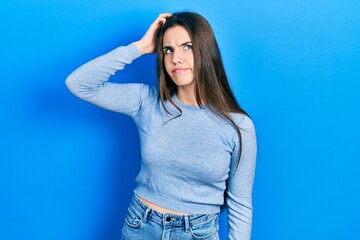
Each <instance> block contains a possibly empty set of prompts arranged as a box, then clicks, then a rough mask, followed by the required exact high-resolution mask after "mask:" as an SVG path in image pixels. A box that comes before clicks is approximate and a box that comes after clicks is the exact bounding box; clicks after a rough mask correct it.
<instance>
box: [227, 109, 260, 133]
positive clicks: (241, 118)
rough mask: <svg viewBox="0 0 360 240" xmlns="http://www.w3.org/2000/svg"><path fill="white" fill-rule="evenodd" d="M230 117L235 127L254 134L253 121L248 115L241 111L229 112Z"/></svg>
mask: <svg viewBox="0 0 360 240" xmlns="http://www.w3.org/2000/svg"><path fill="white" fill-rule="evenodd" d="M231 117H232V118H233V120H234V122H235V123H236V125H237V127H239V128H240V131H241V132H246V133H249V134H251V135H255V125H254V122H253V120H252V119H251V118H250V117H249V116H248V115H246V114H243V113H231Z"/></svg>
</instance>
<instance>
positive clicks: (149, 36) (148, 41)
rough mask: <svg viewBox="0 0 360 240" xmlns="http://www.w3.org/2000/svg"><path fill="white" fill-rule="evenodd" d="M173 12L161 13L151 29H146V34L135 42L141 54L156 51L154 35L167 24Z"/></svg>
mask: <svg viewBox="0 0 360 240" xmlns="http://www.w3.org/2000/svg"><path fill="white" fill-rule="evenodd" d="M171 15H172V14H171V13H162V14H160V15H159V16H158V17H157V18H156V19H155V21H154V22H153V23H152V24H151V25H150V27H149V29H148V30H147V31H146V33H145V35H144V36H143V37H142V38H141V39H140V40H139V41H136V42H135V43H134V44H135V46H136V47H137V49H138V50H139V51H140V53H141V54H146V53H154V52H155V43H154V37H155V34H156V32H157V30H158V29H159V27H161V26H162V25H164V24H165V22H166V19H167V18H168V17H170V16H171Z"/></svg>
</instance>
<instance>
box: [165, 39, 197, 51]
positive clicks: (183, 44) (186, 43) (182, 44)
mask: <svg viewBox="0 0 360 240" xmlns="http://www.w3.org/2000/svg"><path fill="white" fill-rule="evenodd" d="M189 43H192V42H191V41H187V42H184V43H181V44H180V45H178V46H185V45H188V44H189ZM168 48H172V46H164V47H163V49H168Z"/></svg>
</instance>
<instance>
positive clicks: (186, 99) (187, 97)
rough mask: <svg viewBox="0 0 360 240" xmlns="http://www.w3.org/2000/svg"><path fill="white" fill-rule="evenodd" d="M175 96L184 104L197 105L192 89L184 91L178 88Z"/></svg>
mask: <svg viewBox="0 0 360 240" xmlns="http://www.w3.org/2000/svg"><path fill="white" fill-rule="evenodd" d="M176 97H177V98H178V99H179V100H180V101H181V102H182V103H184V104H186V105H190V106H198V104H197V102H196V97H195V93H194V91H193V89H192V90H191V91H185V89H183V88H178V89H177V93H176Z"/></svg>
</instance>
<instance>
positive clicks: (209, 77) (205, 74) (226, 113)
mask: <svg viewBox="0 0 360 240" xmlns="http://www.w3.org/2000/svg"><path fill="white" fill-rule="evenodd" d="M174 26H181V27H183V28H185V30H186V31H187V32H188V33H189V35H190V38H191V42H192V51H193V55H194V69H193V71H194V76H195V77H194V78H195V79H194V80H195V97H196V101H197V104H198V105H199V106H201V107H203V106H205V107H206V108H208V109H209V110H210V111H211V112H212V113H214V115H215V116H219V114H220V116H222V117H224V118H225V119H227V120H228V121H230V123H231V124H233V125H234V126H235V128H236V130H237V133H238V136H239V140H240V154H239V159H238V161H237V164H236V168H237V166H238V164H239V161H240V157H241V145H242V144H241V143H242V141H241V133H240V129H239V128H238V127H237V125H236V123H235V122H234V120H233V118H232V117H231V115H230V113H242V114H245V115H247V113H246V112H245V111H244V110H243V109H242V108H241V107H240V105H239V104H238V103H237V101H236V99H235V97H234V94H233V93H232V91H231V89H230V85H229V82H228V80H227V77H226V73H225V69H224V65H223V62H222V59H221V55H220V51H219V47H218V44H217V41H216V39H215V36H214V33H213V30H212V28H211V26H210V24H209V23H208V21H207V20H206V19H205V18H204V17H202V16H201V15H199V14H197V13H194V12H180V13H174V14H173V15H172V16H171V17H169V18H168V19H167V20H166V23H165V24H164V25H163V26H162V27H161V28H160V29H159V31H158V32H157V34H156V36H155V43H156V51H157V59H156V67H157V74H158V81H159V82H158V84H159V98H160V101H161V103H162V106H163V107H164V109H165V110H166V111H167V109H166V107H165V104H164V102H165V100H168V101H170V102H171V103H172V104H173V105H174V106H175V107H176V108H177V109H178V110H179V111H180V112H181V109H180V108H179V107H178V106H177V105H176V104H175V103H174V101H173V100H172V96H173V94H175V93H176V90H177V87H176V85H175V83H174V82H173V81H172V80H171V78H170V76H169V75H168V74H167V72H166V70H165V66H164V55H163V46H162V44H163V36H164V33H165V32H166V30H167V29H169V28H171V27H174ZM168 113H169V112H168Z"/></svg>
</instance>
